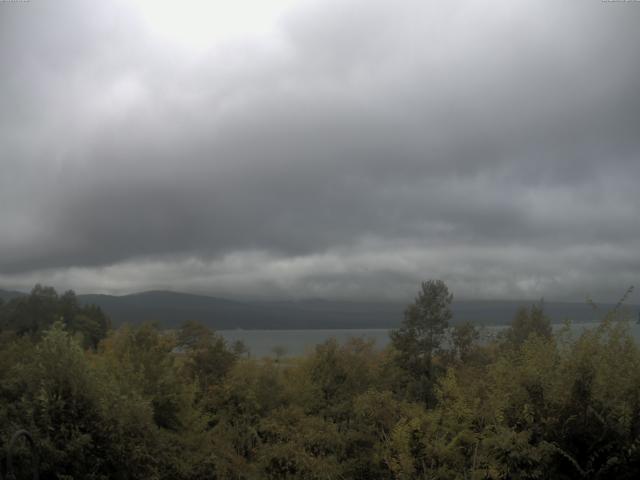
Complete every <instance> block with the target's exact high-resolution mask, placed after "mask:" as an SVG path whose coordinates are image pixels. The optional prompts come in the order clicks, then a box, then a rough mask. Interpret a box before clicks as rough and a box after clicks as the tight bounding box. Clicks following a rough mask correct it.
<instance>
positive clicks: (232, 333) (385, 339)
mask: <svg viewBox="0 0 640 480" xmlns="http://www.w3.org/2000/svg"><path fill="white" fill-rule="evenodd" d="M596 325H597V323H574V324H572V330H573V331H575V332H576V333H580V332H581V331H583V330H585V329H588V328H593V327H594V326H596ZM561 326H562V325H560V324H557V325H554V326H553V327H554V328H556V329H557V328H560V327H561ZM504 328H506V327H504V326H485V327H480V332H481V338H483V339H485V340H486V339H489V338H492V337H494V336H495V335H496V334H497V333H498V332H499V331H500V330H503V329H504ZM631 331H632V333H633V335H634V337H635V338H636V339H638V340H640V325H638V324H637V323H632V324H631ZM389 332H390V330H388V329H384V328H380V329H352V330H349V329H344V330H340V329H331V330H219V331H218V333H220V334H221V335H222V336H223V337H224V338H225V339H226V340H227V342H229V343H233V342H235V341H237V340H242V341H243V342H244V343H245V345H246V346H247V347H248V348H249V351H250V353H251V355H252V356H254V357H265V356H273V349H274V348H275V347H282V348H284V350H285V352H286V353H285V355H288V356H297V355H303V354H305V353H308V352H309V351H311V350H313V348H314V347H315V346H316V345H317V344H319V343H322V342H324V341H325V340H328V339H330V338H335V339H336V340H337V341H338V342H340V343H345V342H346V341H348V340H349V339H350V338H354V337H359V338H365V339H372V340H374V341H375V344H376V346H378V347H379V348H384V347H385V346H386V345H387V344H388V343H389Z"/></svg>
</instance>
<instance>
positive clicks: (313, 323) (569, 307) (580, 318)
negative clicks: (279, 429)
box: [0, 289, 640, 330]
mask: <svg viewBox="0 0 640 480" xmlns="http://www.w3.org/2000/svg"><path fill="white" fill-rule="evenodd" d="M23 295H25V293H22V292H18V291H14V290H2V289H0V298H1V299H3V300H4V301H7V300H10V299H11V298H15V297H19V296H23ZM78 300H79V301H80V303H82V304H85V305H86V304H94V305H98V306H99V307H101V308H102V309H103V310H104V312H105V313H106V314H107V315H109V317H111V319H112V321H113V323H114V325H116V326H117V325H121V324H123V323H130V324H139V323H143V322H148V321H152V322H158V323H159V324H160V325H162V326H165V327H169V328H171V327H176V326H178V325H179V324H180V323H182V322H183V321H185V320H195V321H198V322H202V323H204V324H206V325H209V326H210V327H211V328H214V329H217V330H229V329H236V328H241V329H292V330H294V329H301V330H304V329H338V328H354V329H361V328H395V327H397V326H398V325H400V322H401V321H402V317H403V312H404V309H405V308H406V306H407V303H405V302H362V301H333V300H301V301H245V302H241V301H233V300H227V299H223V298H216V297H210V296H206V295H193V294H189V293H177V292H169V291H149V292H142V293H135V294H132V295H122V296H114V295H99V294H86V295H78ZM531 304H532V302H531V301H524V300H523V301H493V300H491V301H476V300H473V301H456V302H454V303H453V323H454V324H455V323H462V322H467V321H469V322H472V323H474V324H477V325H504V324H507V323H509V322H510V321H511V320H512V319H513V316H514V314H515V312H516V310H517V309H518V307H520V306H529V305H531ZM612 307H613V305H609V304H603V305H601V306H600V312H596V311H594V310H593V309H592V308H591V307H590V306H589V305H587V304H585V303H562V302H545V305H544V308H545V312H546V313H547V315H548V316H549V317H550V318H551V320H552V321H553V322H554V323H560V322H563V321H564V320H565V319H570V320H572V321H574V322H591V321H596V320H598V319H599V318H600V317H601V316H602V313H603V312H606V311H607V310H609V309H610V308H612ZM626 308H627V309H628V310H629V311H630V313H631V315H632V316H633V318H638V312H639V311H640V306H638V305H631V306H628V307H626Z"/></svg>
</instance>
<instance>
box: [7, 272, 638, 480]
mask: <svg viewBox="0 0 640 480" xmlns="http://www.w3.org/2000/svg"><path fill="white" fill-rule="evenodd" d="M450 303H451V296H450V293H449V292H448V289H447V287H446V285H444V284H443V283H442V282H437V281H430V282H425V283H424V284H423V285H422V288H421V290H420V291H419V293H418V296H417V297H416V300H415V302H414V303H412V304H411V305H409V306H408V307H407V308H406V311H405V315H404V319H403V321H402V323H401V324H400V325H399V328H398V329H397V330H395V331H394V332H393V333H392V342H391V346H390V347H389V348H388V349H386V350H383V351H380V350H379V349H376V348H375V347H374V345H372V344H371V343H368V342H366V341H363V340H358V339H356V340H353V341H351V342H349V343H347V344H345V345H340V344H338V343H336V342H335V341H327V342H325V343H323V344H321V345H318V346H317V347H316V349H315V351H314V352H312V353H311V354H309V355H307V356H305V357H302V358H293V359H270V358H265V359H258V358H252V357H249V356H248V355H247V353H246V352H245V350H244V349H243V346H242V345H241V344H237V345H227V344H226V343H225V342H224V340H223V339H222V338H221V337H219V336H218V335H216V334H215V333H214V332H213V331H211V330H210V329H208V328H207V327H206V326H203V325H201V324H198V323H195V322H186V323H184V324H183V325H182V326H181V327H180V328H179V329H177V330H175V331H172V332H170V333H169V332H167V331H163V330H161V329H159V328H157V327H155V326H153V325H152V324H144V325H139V326H122V327H119V328H117V329H115V330H114V329H109V328H108V322H106V323H105V317H104V316H103V315H102V314H101V312H100V311H99V309H96V308H93V307H86V306H82V307H81V306H78V305H77V303H75V302H74V299H73V296H72V295H71V294H70V293H68V294H64V295H57V294H56V293H55V292H54V291H53V290H51V289H47V288H43V287H37V288H36V289H34V291H33V292H32V293H31V295H29V296H28V297H24V298H21V299H16V300H11V301H9V302H5V303H4V304H3V306H1V307H0V312H1V314H2V315H1V317H0V319H1V322H2V323H0V325H1V326H2V334H1V335H0V441H1V442H3V443H2V445H1V447H2V448H3V449H4V448H6V442H7V440H8V438H9V436H10V435H11V434H12V433H13V432H14V431H15V430H17V429H19V428H26V429H28V430H30V431H31V432H32V433H33V435H34V438H35V440H36V444H37V449H38V451H39V453H40V472H41V476H40V478H42V479H82V480H85V479H167V480H168V479H184V480H204V479H263V478H264V479H362V480H365V479H367V480H368V479H427V478H428V479H573V478H589V479H596V478H597V479H631V478H637V475H638V472H640V450H639V446H640V350H639V349H638V345H637V344H636V343H635V342H634V341H633V339H632V338H631V336H630V335H629V332H628V323H627V321H626V320H625V316H624V314H623V312H622V309H621V308H617V309H615V310H614V311H611V312H609V313H606V312H602V318H601V321H600V323H599V324H598V325H597V327H596V328H594V329H592V330H590V331H586V332H584V333H583V334H582V335H581V336H579V337H577V338H575V337H572V336H571V335H570V334H569V328H568V327H567V328H566V329H564V330H560V331H559V332H558V333H556V334H555V335H554V334H553V333H552V329H551V328H550V324H549V319H548V318H547V317H546V315H545V313H544V310H543V309H542V308H541V307H540V306H537V305H534V306H531V307H529V308H526V309H521V310H519V311H518V312H517V313H516V314H515V316H514V317H513V320H512V323H511V326H510V327H509V328H508V329H507V330H506V331H505V332H504V334H502V335H501V336H500V337H498V338H497V339H496V340H495V341H493V342H491V343H489V344H484V345H480V344H478V341H477V340H478V335H477V330H476V329H475V327H474V326H473V325H471V324H462V325H458V326H456V327H454V328H448V326H449V324H450V322H451V321H452V314H451V310H450ZM445 340H446V341H445ZM445 345H446V347H445ZM27 456H28V453H27V452H23V455H22V456H21V457H20V458H19V459H18V460H19V462H18V464H19V468H22V469H23V470H27V469H28V468H29V458H27ZM20 473H22V474H23V475H28V473H27V472H26V471H23V472H20ZM18 478H28V477H27V476H22V477H18Z"/></svg>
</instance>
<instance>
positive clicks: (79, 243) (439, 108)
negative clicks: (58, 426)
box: [0, 0, 640, 298]
mask: <svg viewBox="0 0 640 480" xmlns="http://www.w3.org/2000/svg"><path fill="white" fill-rule="evenodd" d="M0 8H1V9H2V10H1V12H0V13H1V14H2V15H1V16H0V25H1V26H2V28H1V29H0V32H1V33H0V35H1V40H2V42H1V43H0V58H1V59H2V62H3V65H4V68H3V77H2V79H0V87H1V90H0V102H1V104H2V109H1V111H0V140H1V141H2V145H3V147H2V149H3V153H2V176H1V177H0V187H1V189H0V200H1V203H0V214H1V215H2V218H3V229H2V233H1V234H0V274H1V275H0V280H1V281H3V283H12V284H19V283H24V284H28V283H29V282H32V281H33V280H34V279H36V280H37V279H40V278H45V279H51V281H55V282H59V283H62V284H65V285H66V284H72V283H74V282H75V283H76V285H70V286H75V287H76V288H78V287H80V288H82V287H83V286H86V288H88V289H91V288H103V289H107V290H109V289H110V290H119V291H127V290H128V289H129V290H130V289H134V290H135V289H142V288H148V287H158V286H159V287H172V288H177V289H191V290H200V291H225V290H229V291H232V290H233V289H242V290H243V291H246V292H261V293H263V294H265V295H275V296H278V295H303V296H304V295H310V296H316V295H319V296H322V295H325V296H336V295H339V296H348V295H353V296H360V297H362V296H376V295H381V294H383V293H384V294H386V295H389V296H392V297H393V296H396V297H398V296H403V295H405V293H403V292H406V291H407V290H409V291H413V289H414V287H415V282H416V281H417V280H420V279H422V278H426V277H431V276H442V277H445V278H447V280H448V281H449V282H451V284H452V285H453V287H454V289H455V288H457V289H458V291H459V292H460V293H461V295H462V296H478V297H483V296H484V297H487V296H489V297H491V296H493V297H504V296H520V297H522V296H540V295H547V296H554V295H555V296H557V297H562V298H564V297H566V298H569V297H571V298H576V297H581V296H582V295H583V294H584V293H585V291H591V292H593V291H600V292H604V293H603V295H606V296H608V295H616V294H617V293H618V292H620V291H624V287H626V285H627V284H628V283H633V279H634V278H635V277H636V276H637V275H638V273H640V265H638V263H637V261H634V260H633V258H634V254H635V252H637V251H638V247H640V240H638V238H639V236H638V234H639V233H640V227H639V226H638V222H637V212H638V211H639V208H640V194H639V193H638V179H640V162H639V158H638V157H639V153H640V131H639V130H640V121H639V119H638V112H640V95H638V92H639V90H638V83H637V79H638V78H640V61H638V60H637V55H636V51H635V50H636V46H637V44H638V41H639V40H640V33H639V31H638V29H637V25H638V21H639V20H640V7H637V6H636V5H634V4H628V3H625V4H613V3H601V2H599V1H598V2H596V1H593V2H581V3H579V4H578V3H577V2H576V3H571V4H569V3H563V4H558V3H557V2H551V1H542V2H540V1H537V2H506V1H505V2H501V1H492V2H471V1H465V2H457V3H456V4H455V5H454V4H447V3H446V2H408V3H403V4H402V5H398V4H393V5H392V4H390V3H388V2H371V1H366V2H365V1H360V0H350V1H347V2H345V1H341V2H304V3H302V4H300V5H298V6H297V7H295V8H294V9H293V10H292V11H291V12H289V14H288V15H287V16H285V17H284V19H283V20H282V21H281V23H280V24H279V26H278V30H277V34H274V35H272V36H271V37H269V38H268V39H266V40H265V39H264V38H261V39H260V40H257V39H253V40H252V39H246V40H243V41H229V42H227V43H224V44H222V45H218V46H216V47H215V48H212V49H210V50H208V51H206V52H204V53H203V52H199V53H198V54H190V53H189V52H185V51H183V50H182V49H181V47H178V46H175V45H172V44H170V43H167V42H162V41H160V40H158V39H157V38H154V37H153V36H152V35H151V34H150V33H149V32H147V31H145V30H144V28H143V26H142V23H141V21H140V19H139V18H137V17H136V16H135V15H134V14H133V10H132V9H131V8H128V7H127V3H124V2H122V3H120V2H114V3H111V4H107V3H106V2H103V3H101V6H100V7H99V8H98V7H96V6H93V5H92V6H91V7H90V8H89V6H87V5H86V4H84V3H82V2H70V1H64V2H55V3H54V2H46V3H45V2H42V3H41V2H36V1H32V2H31V3H29V4H26V5H21V6H15V5H0ZM96 8H98V9H97V10H96ZM134 272H135V273H134ZM78 283H81V284H80V285H79V284H78Z"/></svg>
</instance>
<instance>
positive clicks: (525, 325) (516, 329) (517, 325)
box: [504, 302, 553, 347]
mask: <svg viewBox="0 0 640 480" xmlns="http://www.w3.org/2000/svg"><path fill="white" fill-rule="evenodd" d="M530 335H537V336H539V337H541V338H544V339H547V340H548V339H551V338H552V336H553V330H552V328H551V321H550V320H549V317H547V316H546V315H545V313H544V306H543V303H542V302H540V304H539V305H531V307H530V308H525V307H520V308H519V309H518V311H517V312H516V315H515V317H514V318H513V321H512V322H511V326H510V327H509V328H508V329H507V330H506V332H505V333H504V339H505V340H506V342H507V344H509V345H511V346H514V347H520V346H521V345H522V344H524V342H525V341H526V340H527V339H528V338H529V336H530Z"/></svg>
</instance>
